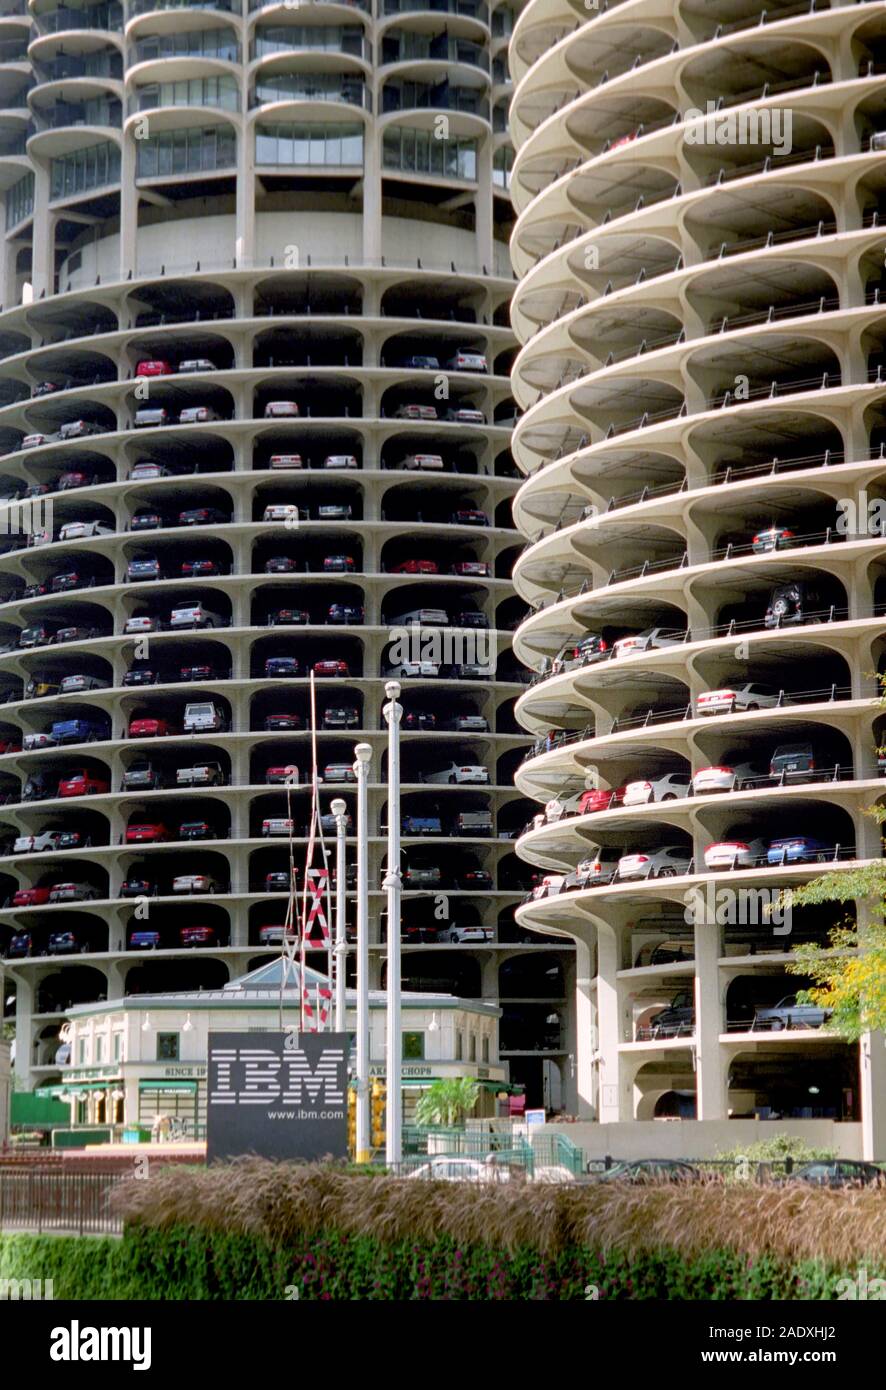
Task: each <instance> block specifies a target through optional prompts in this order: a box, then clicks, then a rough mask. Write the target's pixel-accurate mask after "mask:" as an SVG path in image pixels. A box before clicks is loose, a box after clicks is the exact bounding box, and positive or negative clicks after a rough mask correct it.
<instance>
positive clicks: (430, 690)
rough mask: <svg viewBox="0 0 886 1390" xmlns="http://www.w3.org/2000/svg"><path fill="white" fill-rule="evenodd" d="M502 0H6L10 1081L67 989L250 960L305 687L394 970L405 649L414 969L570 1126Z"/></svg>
mask: <svg viewBox="0 0 886 1390" xmlns="http://www.w3.org/2000/svg"><path fill="white" fill-rule="evenodd" d="M517 8H518V7H515V6H513V5H511V4H493V5H492V6H487V4H486V3H485V0H365V2H364V0H355V2H354V3H347V4H339V3H328V4H327V3H317V2H315V0H311V3H305V4H299V5H295V6H293V5H290V4H288V3H286V2H285V0H281V3H265V0H258V2H257V3H249V4H248V5H247V4H246V3H245V0H213V3H212V4H209V5H197V4H193V5H191V4H185V5H183V4H181V3H179V0H156V3H154V2H153V0H152V2H151V3H145V0H129V3H128V4H126V5H125V6H122V7H121V6H120V5H118V4H115V3H110V4H109V3H98V4H83V5H77V6H70V5H66V4H65V5H61V4H55V3H51V4H47V3H45V0H35V3H34V4H33V5H32V6H31V7H26V6H24V5H23V4H21V3H11V4H8V3H7V4H4V5H2V6H0V29H2V37H0V42H2V45H3V47H2V57H3V62H2V65H0V78H2V81H3V83H4V91H5V93H6V95H5V98H4V101H3V102H2V103H0V185H2V188H3V190H4V205H5V237H4V243H3V245H4V253H3V256H2V258H0V301H2V305H3V309H2V313H0V354H2V356H0V450H2V452H3V458H2V460H0V475H2V480H0V491H2V492H3V494H4V496H5V498H6V502H7V506H6V507H5V509H4V516H5V517H6V518H7V519H6V525H5V528H4V531H5V534H4V536H3V537H2V538H0V545H2V549H3V554H2V557H0V575H2V581H0V582H2V585H3V593H2V598H3V603H2V606H0V644H2V645H3V646H4V647H5V650H4V651H3V652H2V654H0V690H2V700H3V702H4V703H3V707H2V710H0V715H2V718H0V740H2V743H0V749H2V751H0V799H2V801H3V806H2V808H0V838H2V841H3V844H2V849H3V851H4V852H3V854H2V857H0V878H2V883H0V892H2V894H3V896H4V898H6V899H7V901H6V906H5V907H4V908H3V909H2V910H0V951H2V954H3V956H4V957H5V962H4V968H5V970H6V972H7V976H8V979H7V986H9V985H10V984H11V985H12V987H13V989H14V993H15V994H16V997H17V1007H16V1018H17V1027H18V1035H19V1037H20V1039H21V1044H20V1046H19V1049H18V1054H17V1055H18V1062H17V1074H18V1077H19V1083H20V1084H21V1085H27V1086H31V1085H34V1084H35V1083H46V1084H52V1082H53V1080H54V1078H55V1077H56V1073H57V1064H56V1053H57V1051H58V1032H59V1027H60V1025H61V1022H62V1020H63V1018H64V1015H65V1011H66V1010H67V1009H68V1007H69V1006H71V1005H77V1004H85V1003H89V1002H94V1001H97V1000H98V1001H100V1000H101V999H117V998H121V997H123V996H124V995H129V994H135V993H139V994H144V993H148V992H152V993H153V992H156V991H162V992H165V991H168V990H172V989H184V988H189V987H190V988H204V989H209V988H218V987H221V986H223V985H224V984H225V983H226V982H227V981H228V980H229V979H231V978H232V977H233V976H235V975H239V974H242V972H243V970H244V969H245V968H248V967H250V966H251V965H252V964H254V963H256V962H257V961H260V960H261V959H264V958H266V956H263V955H262V951H263V949H266V948H269V947H272V946H273V944H274V942H275V941H276V940H278V939H279V930H280V927H281V925H282V923H283V918H284V915H285V906H286V899H287V892H288V889H287V883H288V874H289V847H288V844H287V838H288V833H289V832H288V827H287V825H286V822H288V821H289V820H291V821H292V822H293V830H292V834H293V837H294V849H293V855H294V859H295V863H296V866H299V865H300V863H301V861H302V860H303V857H304V846H305V836H306V830H307V821H308V792H307V791H306V790H305V787H304V783H305V778H306V775H307V773H308V771H309V759H310V741H309V740H310V736H309V732H308V726H309V722H310V721H309V710H308V699H309V685H308V679H307V677H308V674H309V673H310V672H311V671H315V672H316V673H317V689H318V697H317V716H318V724H319V740H318V755H319V762H320V769H321V773H323V775H324V791H323V805H322V809H323V810H324V812H326V813H328V801H329V799H331V797H332V796H333V795H335V794H336V793H337V792H338V791H341V792H342V794H343V795H344V796H345V799H346V801H347V803H348V807H349V813H350V814H352V815H353V810H354V806H353V801H354V793H353V787H352V785H350V783H349V782H347V781H344V782H342V783H341V786H338V785H334V786H333V787H329V789H328V790H327V787H328V784H330V783H333V784H335V783H336V782H337V779H339V778H341V777H345V778H347V777H348V776H349V775H350V766H351V764H352V761H353V748H354V744H355V742H357V741H358V740H360V739H366V740H368V741H369V742H370V744H371V745H372V748H373V761H372V764H371V770H370V781H371V786H370V798H371V805H370V825H371V864H370V881H371V887H372V892H373V899H372V917H373V921H372V943H371V959H372V970H373V979H372V983H373V985H374V986H375V987H379V986H381V985H382V984H383V982H384V949H385V948H384V930H385V924H384V922H383V920H382V916H381V910H382V907H383V903H384V899H383V895H382V892H381V878H382V873H383V870H384V827H385V803H386V791H385V777H386V767H385V753H384V741H385V730H384V724H383V720H382V715H381V707H382V703H383V687H384V680H385V676H386V674H387V673H389V672H390V671H391V669H392V668H399V670H400V674H401V676H402V675H403V663H404V661H405V662H406V667H405V669H406V672H407V674H406V675H405V676H404V677H403V687H404V695H403V702H404V707H405V710H406V717H405V721H404V732H403V754H402V768H403V779H404V784H403V795H402V805H403V814H404V818H405V819H404V839H403V846H404V867H405V868H406V869H407V870H408V871H409V875H410V877H407V880H406V884H405V888H406V892H405V895H404V909H403V927H404V986H405V987H406V988H409V989H429V990H444V991H452V992H454V993H456V994H457V995H460V996H462V997H469V998H478V999H484V1000H489V1001H493V1002H494V1001H496V1000H497V999H498V998H499V997H501V996H506V997H507V1000H508V1002H507V1005H506V1008H505V1017H504V1020H503V1025H502V1039H501V1043H502V1055H503V1056H504V1057H505V1058H506V1059H507V1060H508V1062H509V1065H510V1066H511V1068H512V1070H513V1072H514V1074H515V1079H517V1080H525V1081H526V1083H527V1087H528V1090H529V1094H530V1099H531V1101H532V1102H533V1103H542V1102H543V1100H544V1099H545V1098H547V1100H548V1101H549V1103H550V1104H551V1105H552V1106H553V1107H554V1108H561V1107H566V1108H569V1107H570V1095H571V1094H572V1095H574V1087H573V1086H572V1072H573V1065H572V1064H570V1061H569V1058H570V1056H571V1055H572V1056H574V1035H573V1033H572V1031H571V1024H570V1020H569V1016H568V1008H567V1005H566V1001H567V1000H568V999H570V998H571V996H572V994H573V980H572V978H571V972H572V962H573V958H574V952H573V951H572V949H571V947H570V945H569V944H568V943H566V944H564V946H563V947H562V948H558V949H556V950H552V948H551V945H550V943H547V942H545V940H544V938H540V937H538V936H537V935H535V934H533V933H531V932H528V931H526V930H524V929H522V928H516V927H515V925H514V923H513V909H514V906H515V904H516V903H517V902H518V901H519V898H520V895H521V892H522V890H523V888H524V886H525V875H526V870H525V867H523V866H521V865H520V863H519V861H518V859H517V857H516V855H515V853H514V845H513V840H514V838H515V836H516V833H517V831H518V829H519V827H520V826H521V825H522V824H523V822H524V820H525V816H526V806H525V802H524V799H523V797H522V796H521V794H519V793H518V792H516V791H515V790H514V787H513V774H514V770H515V768H516V765H517V763H518V762H519V759H520V757H521V755H522V749H523V747H524V746H525V733H524V732H523V731H522V730H521V729H520V728H519V726H518V724H517V722H516V720H515V718H514V715H513V704H514V700H515V698H516V696H517V695H518V694H519V692H520V690H521V688H522V681H523V676H524V672H523V671H522V668H521V666H520V663H519V662H518V660H517V658H516V656H515V654H514V652H513V646H512V628H513V625H514V624H515V622H516V621H517V620H518V619H519V617H520V616H521V614H522V612H523V609H524V605H523V604H522V603H521V601H520V600H519V599H518V598H517V597H516V596H515V595H514V592H513V589H512V587H511V584H510V573H511V569H512V565H513V561H514V557H515V555H516V551H517V548H518V538H517V536H516V533H515V531H514V528H513V523H512V518H511V502H512V497H513V495H514V493H515V491H516V488H517V485H518V484H517V476H516V470H515V469H514V466H513V462H512V459H511V455H510V434H511V427H512V423H513V416H514V405H513V400H512V397H511V393H510V385H509V369H510V365H511V360H512V357H513V350H514V348H513V336H512V333H511V330H510V327H509V309H508V306H509V300H510V295H511V292H512V289H513V278H512V273H511V269H510V263H509V257H508V237H509V233H510V230H511V226H512V220H513V219H512V211H511V205H510V198H509V178H510V168H511V163H512V151H511V147H510V144H509V139H508V135H507V131H506V112H507V106H508V101H509V98H510V80H509V77H508V71H507V63H506V50H507V42H508V37H509V34H510V30H511V27H512V23H513V19H514V16H515V13H516V9H517ZM23 494H26V495H23ZM406 618H412V619H414V620H415V621H414V622H408V623H407V622H404V619H406ZM404 628H405V634H404ZM201 706H202V709H200V708H199V707H201ZM292 768H297V769H298V773H299V777H298V785H297V786H294V787H291V788H287V786H286V785H284V779H285V778H286V777H291V776H292V774H291V771H290V770H291V769H292ZM476 768H479V769H480V772H479V773H475V772H474V771H473V769H476ZM464 769H468V771H464ZM429 777H430V778H432V779H433V781H432V784H431V785H427V784H426V779H427V778H429ZM471 779H473V780H472V781H471V784H470V785H468V784H467V783H468V781H470V780H471ZM281 822H282V824H283V830H282V835H278V833H277V831H278V830H280V824H281ZM60 837H61V838H60ZM17 846H18V847H17ZM350 853H351V854H353V845H352V846H351V851H350ZM195 874H196V875H198V876H200V881H199V885H198V886H199V887H200V888H201V889H206V890H208V891H205V892H202V895H201V896H200V897H199V900H197V899H194V898H193V897H189V898H188V900H187V901H184V899H183V895H184V893H185V892H186V891H187V890H188V886H189V885H188V879H189V878H190V877H191V876H193V875H195ZM191 886H193V884H192V885H191ZM430 890H433V892H431V891H430ZM437 890H439V891H437ZM133 933H141V935H139V936H136V939H135V942H133ZM132 945H136V946H148V947H152V948H153V949H151V951H150V955H149V956H148V957H147V958H139V957H138V956H137V955H134V954H133V953H132V951H131V950H130V949H129V948H130V947H131V946H132ZM197 946H199V950H195V949H194V948H195V947H197ZM4 992H5V993H6V994H8V993H9V988H8V987H7V989H6V990H5V991H4ZM570 1087H572V1090H571V1091H570ZM573 1108H574V1107H573Z"/></svg>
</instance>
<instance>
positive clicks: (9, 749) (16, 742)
mask: <svg viewBox="0 0 886 1390" xmlns="http://www.w3.org/2000/svg"><path fill="white" fill-rule="evenodd" d="M21 751H22V745H21V739H18V738H0V753H20V752H21Z"/></svg>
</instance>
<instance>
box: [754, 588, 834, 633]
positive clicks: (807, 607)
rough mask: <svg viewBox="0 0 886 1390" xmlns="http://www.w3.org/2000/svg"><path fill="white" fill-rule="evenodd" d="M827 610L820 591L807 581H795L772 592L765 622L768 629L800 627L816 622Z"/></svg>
mask: <svg viewBox="0 0 886 1390" xmlns="http://www.w3.org/2000/svg"><path fill="white" fill-rule="evenodd" d="M827 608H828V604H827V603H826V601H825V598H824V596H823V595H822V593H821V591H820V590H819V589H817V588H816V587H815V586H814V585H812V584H810V583H809V582H808V581H807V580H805V579H794V580H791V582H790V583H788V584H778V585H777V586H776V587H775V588H774V589H773V590H772V593H771V594H770V595H769V604H768V606H767V609H766V616H765V618H764V620H763V621H764V625H765V626H766V627H767V628H774V627H798V626H800V625H801V624H802V623H808V622H812V621H814V620H815V619H816V618H817V617H818V616H820V615H821V614H822V612H823V610H825V609H827Z"/></svg>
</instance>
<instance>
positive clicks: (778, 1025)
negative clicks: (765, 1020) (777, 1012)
mask: <svg viewBox="0 0 886 1390" xmlns="http://www.w3.org/2000/svg"><path fill="white" fill-rule="evenodd" d="M770 1028H771V1031H772V1032H773V1033H783V1032H784V1029H785V1021H784V1019H783V1018H774V1019H773V1020H772V1023H771V1025H770Z"/></svg>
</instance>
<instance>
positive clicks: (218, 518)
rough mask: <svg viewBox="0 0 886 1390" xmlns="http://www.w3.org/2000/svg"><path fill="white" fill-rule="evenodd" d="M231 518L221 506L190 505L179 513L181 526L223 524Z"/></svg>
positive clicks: (178, 523)
mask: <svg viewBox="0 0 886 1390" xmlns="http://www.w3.org/2000/svg"><path fill="white" fill-rule="evenodd" d="M229 520H230V518H229V516H228V514H227V512H223V511H222V509H221V507H189V508H187V509H186V510H185V511H183V512H179V514H178V522H177V525H179V526H223V525H224V524H225V523H226V522H227V521H229Z"/></svg>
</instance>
